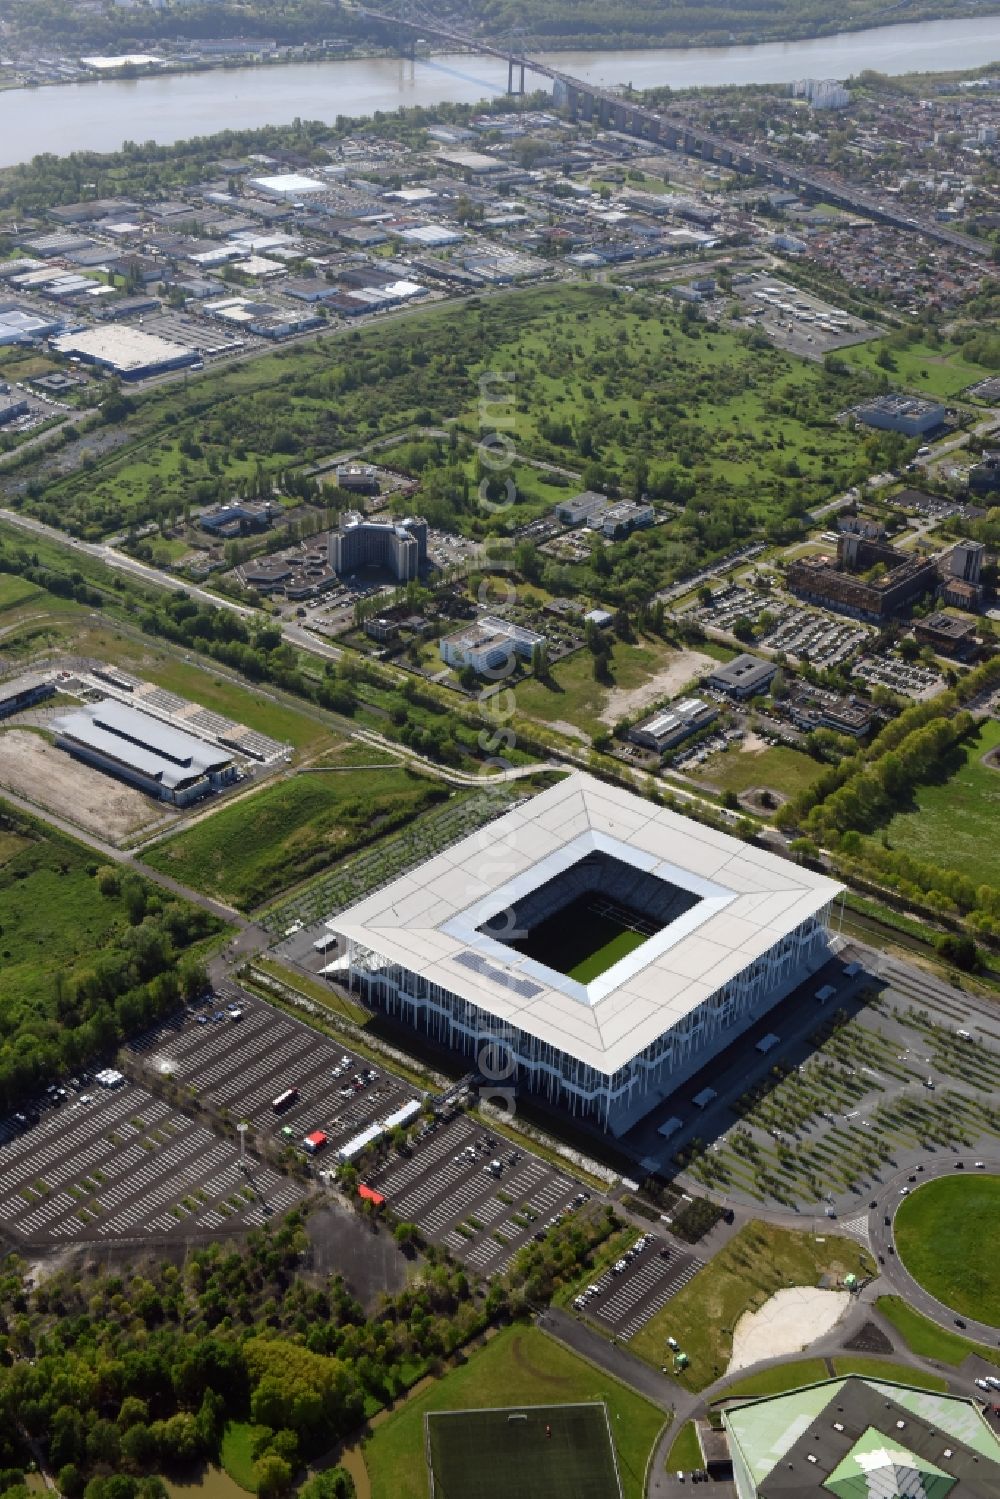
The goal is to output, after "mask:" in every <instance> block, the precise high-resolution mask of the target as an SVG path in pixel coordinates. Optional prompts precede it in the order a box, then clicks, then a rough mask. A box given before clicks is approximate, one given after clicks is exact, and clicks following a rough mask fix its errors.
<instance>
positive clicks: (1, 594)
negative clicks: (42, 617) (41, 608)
mask: <svg viewBox="0 0 1000 1499" xmlns="http://www.w3.org/2000/svg"><path fill="white" fill-rule="evenodd" d="M29 599H46V600H47V599H48V595H47V594H46V593H45V590H44V589H42V588H38V587H37V586H36V585H35V584H34V583H29V582H28V580H27V578H19V577H18V576H17V575H16V574H15V573H0V613H2V612H3V611H4V610H6V609H15V608H17V606H18V605H19V604H25V603H27V602H28V600H29Z"/></svg>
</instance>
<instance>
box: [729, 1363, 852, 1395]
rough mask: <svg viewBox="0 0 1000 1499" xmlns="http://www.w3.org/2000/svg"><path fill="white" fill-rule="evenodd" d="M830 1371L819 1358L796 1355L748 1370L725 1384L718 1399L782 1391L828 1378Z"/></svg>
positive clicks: (795, 1388)
mask: <svg viewBox="0 0 1000 1499" xmlns="http://www.w3.org/2000/svg"><path fill="white" fill-rule="evenodd" d="M829 1377H830V1371H829V1370H828V1369H827V1367H826V1363H825V1361H824V1360H823V1359H821V1358H799V1359H795V1360H794V1361H793V1362H792V1363H790V1364H777V1365H775V1367H774V1368H773V1369H761V1371H760V1373H759V1374H748V1375H747V1376H746V1378H745V1379H737V1380H735V1381H734V1383H733V1384H727V1385H726V1387H725V1389H724V1390H723V1391H722V1392H721V1394H720V1395H719V1397H718V1398H719V1399H720V1400H731V1399H732V1400H736V1399H744V1398H747V1399H749V1398H750V1397H751V1396H756V1395H784V1394H786V1393H787V1392H788V1391H789V1390H798V1389H800V1388H801V1387H802V1386H803V1385H807V1384H819V1382H820V1381H821V1380H823V1379H829Z"/></svg>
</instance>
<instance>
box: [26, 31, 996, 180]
mask: <svg viewBox="0 0 1000 1499" xmlns="http://www.w3.org/2000/svg"><path fill="white" fill-rule="evenodd" d="M991 58H997V59H998V60H1000V15H992V16H987V17H981V18H979V19H977V20H965V21H925V22H919V23H915V24H905V25H893V26H883V27H879V28H875V29H872V30H867V31H854V32H843V31H842V32H838V33H836V34H835V35H832V36H828V37H822V38H814V39H811V40H806V41H799V42H763V43H760V44H759V45H756V46H742V47H740V46H726V47H719V46H712V47H700V48H699V47H694V48H674V49H671V48H652V49H631V50H623V51H609V52H601V53H598V54H595V53H593V52H590V51H585V50H576V51H573V52H561V51H553V52H546V53H543V54H541V55H539V57H538V59H537V60H538V61H539V62H543V63H545V64H546V65H547V66H550V67H552V68H553V69H557V70H558V71H560V72H563V73H568V74H570V75H572V76H575V77H579V78H580V79H582V80H583V81H585V82H588V83H591V84H594V85H597V86H600V87H604V88H610V89H616V88H622V87H626V86H631V87H632V88H634V89H640V90H641V89H646V88H662V87H664V85H669V86H670V87H671V88H672V89H675V90H680V89H685V88H700V87H720V86H726V85H737V86H738V85H747V84H786V83H790V82H792V81H793V80H795V79H797V78H810V77H811V78H849V77H851V76H855V75H857V74H859V73H861V72H862V71H863V70H865V69H872V70H875V71H877V72H881V73H886V74H888V75H890V76H898V75H900V74H904V73H921V72H929V71H954V72H957V71H969V70H974V69H980V68H982V67H983V66H984V64H985V63H988V62H989V61H990V59H991ZM96 81H97V82H98V83H99V84H100V87H99V88H95V87H94V86H93V83H92V82H91V81H90V80H88V81H87V82H76V83H68V84H66V85H64V86H62V87H59V88H37V89H16V88H15V89H7V90H5V91H2V92H0V166H15V165H17V164H18V163H20V162H23V161H26V160H30V158H31V157H32V156H35V155H37V154H40V153H42V152H51V153H52V154H54V155H56V156H61V155H65V154H66V153H67V150H68V149H69V147H70V146H72V148H73V149H75V150H84V151H88V150H89V151H117V150H119V149H120V148H121V146H122V143H123V142H124V141H126V140H133V141H134V140H140V141H145V140H152V141H155V142H157V143H158V144H159V145H172V144H174V143H175V142H177V141H180V140H188V139H190V138H191V137H193V136H210V135H216V134H218V133H219V132H221V131H224V130H249V129H257V128H260V127H262V126H265V125H288V124H291V123H292V122H293V121H294V120H296V119H300V120H321V121H329V122H330V123H331V124H332V123H333V122H334V121H335V120H336V118H337V117H338V116H349V117H354V118H359V117H368V116H371V115H373V114H374V113H375V112H376V111H377V110H383V111H390V110H395V109H398V108H401V107H406V106H412V105H424V106H428V107H433V106H436V105H440V104H477V103H479V102H481V101H482V100H484V99H488V98H494V97H497V96H503V95H504V94H505V93H506V89H507V64H506V62H505V61H504V60H503V59H502V58H496V57H484V56H480V55H477V54H472V53H468V52H447V53H437V54H433V55H427V56H424V55H420V56H418V57H416V58H414V59H409V58H400V57H389V56H381V57H363V58H355V59H352V60H350V61H345V62H290V63H287V64H282V65H280V66H278V65H264V66H260V67H253V66H246V65H241V66H238V67H237V66H232V67H226V68H222V69H219V68H202V69H198V70H197V71H194V72H186V73H185V72H174V73H164V74H160V75H159V76H152V77H136V78H114V79H103V80H101V79H98V80H96ZM535 81H536V80H534V79H532V77H531V75H530V74H529V75H528V79H527V86H528V88H529V89H530V88H532V87H533V85H534V83H535ZM540 81H541V82H544V84H545V86H546V87H547V86H548V85H547V80H540Z"/></svg>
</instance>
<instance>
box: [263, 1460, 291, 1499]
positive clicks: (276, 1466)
mask: <svg viewBox="0 0 1000 1499" xmlns="http://www.w3.org/2000/svg"><path fill="white" fill-rule="evenodd" d="M292 1475H293V1470H292V1466H291V1464H290V1463H288V1462H286V1461H285V1459H284V1458H283V1457H279V1456H278V1454H277V1453H276V1452H265V1453H264V1456H263V1457H262V1458H260V1459H259V1460H258V1461H257V1463H256V1464H255V1465H254V1477H255V1478H256V1480H257V1493H258V1495H259V1496H260V1499H279V1496H280V1495H282V1494H287V1493H288V1491H289V1489H290V1488H291V1486H292Z"/></svg>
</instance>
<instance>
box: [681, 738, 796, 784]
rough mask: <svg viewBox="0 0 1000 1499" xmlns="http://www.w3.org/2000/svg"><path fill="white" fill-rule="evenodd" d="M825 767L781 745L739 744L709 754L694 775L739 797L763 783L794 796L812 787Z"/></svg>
mask: <svg viewBox="0 0 1000 1499" xmlns="http://www.w3.org/2000/svg"><path fill="white" fill-rule="evenodd" d="M822 769H823V767H822V766H821V765H819V764H818V763H817V761H815V760H814V759H813V758H812V756H811V755H806V754H803V752H802V751H801V750H797V749H791V748H789V747H788V746H787V745H784V744H779V745H775V746H773V747H772V748H770V749H763V750H759V751H757V750H750V751H745V750H740V749H738V748H737V747H735V746H734V747H733V748H732V749H728V750H724V751H722V753H720V754H717V755H710V756H709V757H708V759H707V760H706V761H705V763H704V764H703V765H699V766H697V767H696V768H695V772H694V773H695V775H696V776H697V779H698V780H699V781H702V782H704V783H705V784H706V785H711V786H714V787H716V788H717V789H718V790H719V791H734V792H735V793H736V794H737V796H738V795H739V794H740V793H741V792H743V791H749V790H750V789H751V787H757V786H763V787H766V788H767V790H769V791H777V792H780V793H781V794H782V795H784V796H795V795H796V794H797V793H798V792H800V791H804V790H805V789H806V787H807V786H811V785H812V783H813V781H815V779H816V777H817V776H818V775H819V774H820V772H821V770H822Z"/></svg>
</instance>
